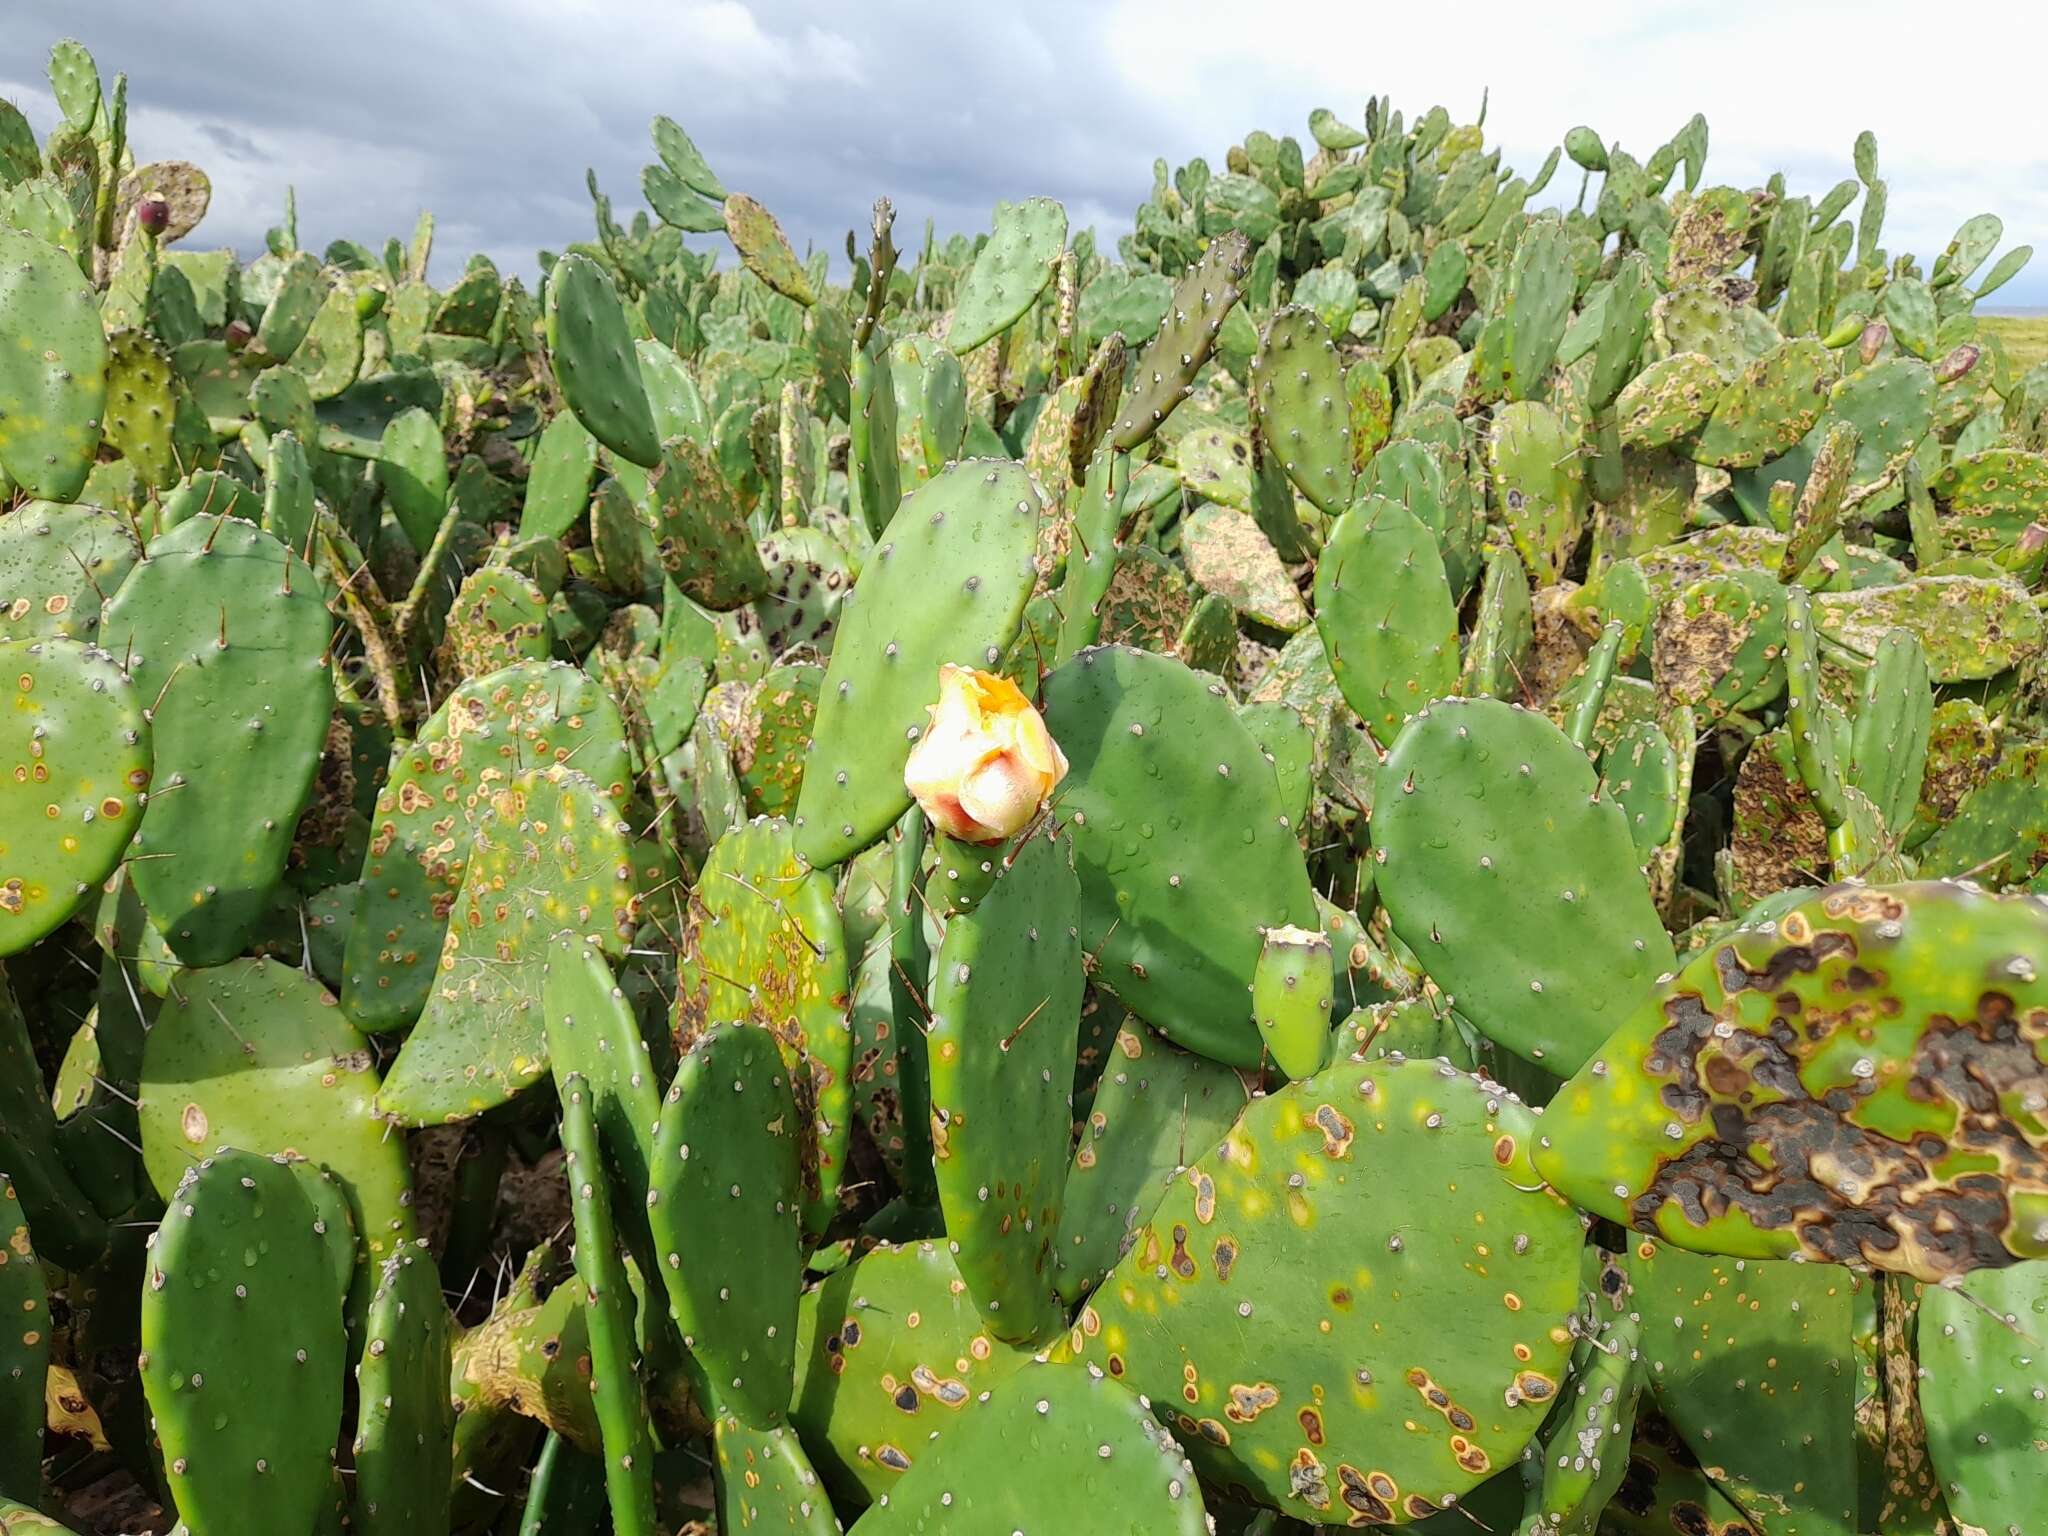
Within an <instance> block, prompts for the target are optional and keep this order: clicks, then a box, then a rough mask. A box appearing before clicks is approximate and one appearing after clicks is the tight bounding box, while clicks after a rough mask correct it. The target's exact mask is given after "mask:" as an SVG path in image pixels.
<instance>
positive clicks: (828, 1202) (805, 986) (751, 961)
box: [676, 819, 853, 1232]
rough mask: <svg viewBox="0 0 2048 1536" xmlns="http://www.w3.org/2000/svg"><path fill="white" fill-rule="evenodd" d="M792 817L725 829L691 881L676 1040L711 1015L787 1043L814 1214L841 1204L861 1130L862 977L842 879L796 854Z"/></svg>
mask: <svg viewBox="0 0 2048 1536" xmlns="http://www.w3.org/2000/svg"><path fill="white" fill-rule="evenodd" d="M792 844H793V839H792V837H791V834H790V828H789V824H788V823H787V822H784V821H771V820H766V819H760V820H755V821H751V822H748V823H746V824H745V825H743V826H740V827H736V828H734V829H733V830H732V831H731V832H728V833H727V834H726V835H725V836H724V837H722V838H720V839H719V840H718V844H717V846H716V847H714V848H713V849H712V850H711V856H710V858H708V859H707V860H705V863H704V870H703V873H702V874H701V875H700V876H699V877H698V880H697V886H696V889H695V890H693V891H692V892H691V893H690V906H689V918H688V925H687V929H686V931H685V934H684V939H683V953H684V958H685V961H686V965H687V969H686V974H685V976H684V978H683V980H682V983H681V985H679V987H678V989H677V993H676V1025H677V1029H676V1032H677V1044H678V1045H679V1046H680V1047H682V1048H683V1049H685V1050H687V1049H689V1047H690V1046H691V1045H692V1044H693V1043H694V1042H695V1041H696V1039H697V1038H698V1036H699V1035H701V1034H702V1033H703V1032H704V1030H705V1029H707V1028H708V1027H709V1026H711V1025H712V1024H721V1023H726V1022H729V1021H735V1020H736V1021H738V1022H741V1023H745V1024H752V1025H756V1026H759V1027H760V1028H762V1029H765V1030H767V1031H768V1032H769V1033H770V1034H772V1035H773V1036H774V1037H775V1040H776V1043H777V1044H778V1045H779V1046H780V1047H781V1048H782V1060H783V1064H784V1065H785V1066H786V1067H787V1068H788V1069H789V1073H790V1086H791V1088H792V1090H793V1091H794V1093H795V1096H796V1103H797V1111H798V1114H799V1116H800V1117H801V1118H802V1119H803V1120H804V1121H805V1122H806V1123H807V1127H808V1128H807V1129H806V1130H805V1131H804V1132H803V1135H802V1139H801V1146H802V1164H803V1189H804V1225H805V1227H806V1229H807V1230H809V1231H811V1232H822V1231H823V1230H824V1228H825V1224H826V1222H827V1221H828V1220H829V1219H830V1217H831V1214H832V1213H833V1212H834V1211H835V1210H837V1208H838V1203H839V1202H838V1196H839V1181H840V1179H841V1177H842V1175H843V1173H844V1171H845V1162H846V1144H847V1137H848V1135H849V1134H850V1132H851V1130H852V1113H853V1097H852V1094H853V1090H852V1084H851V1083H850V1081H849V1078H850V1076H851V1072H852V1066H853V1033H852V1030H851V1028H850V1027H849V1025H848V1022H847V1015H848V1012H849V1010H850V1008H851V1006H852V979H851V975H850V960H849V956H848V954H847V946H846V933H845V925H844V924H843V923H842V922H841V920H840V916H839V908H838V907H837V906H836V905H835V904H834V902H833V893H832V883H831V882H830V881H829V880H827V879H826V878H825V877H824V876H823V875H822V874H819V873H818V872H817V871H816V870H814V869H809V868H806V867H805V865H804V864H803V862H802V861H801V860H800V859H799V858H798V856H797V854H796V851H795V849H794V847H793V846H792Z"/></svg>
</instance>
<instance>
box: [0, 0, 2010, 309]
mask: <svg viewBox="0 0 2048 1536" xmlns="http://www.w3.org/2000/svg"><path fill="white" fill-rule="evenodd" d="M5 8H6V10H7V12H8V16H7V22H6V26H5V30H4V36H0V95H6V96H8V97H10V98H11V99H13V100H14V101H15V102H16V103H17V104H19V105H20V106H21V107H22V108H23V110H25V111H26V112H27V113H28V115H29V117H30V119H31V121H33V122H34V123H35V124H36V125H37V127H38V128H39V129H47V127H48V126H49V124H50V122H51V120H52V119H53V116H54V107H53V106H52V104H51V102H50V98H49V91H48V86H47V84H46V83H45V81H44V78H43V65H44V60H45V56H46V53H47V49H48V46H49V44H50V43H51V42H52V41H53V40H55V39H57V38H59V37H64V36H75V37H78V38H80V39H81V40H82V41H84V42H85V43H86V44H87V45H88V46H89V47H90V48H91V49H92V50H93V52H94V54H95V56H96V57H97V58H98V60H99V63H100V68H101V71H102V73H103V74H104V75H105V76H106V78H107V79H108V80H109V81H111V79H112V77H113V74H114V72H115V71H117V70H126V71H127V73H128V76H129V96H128V99H129V104H130V112H129V121H130V132H131V137H132V139H133V141H134V142H135V144H136V146H137V151H138V154H139V155H140V156H141V157H142V158H144V159H173V158H175V159H190V160H193V161H196V162H198V163H199V164H200V165H202V166H203V167H204V168H205V169H206V170H207V172H208V173H209V174H210V175H211V176H212V178H213V184H214V203H213V212H212V214H211V215H210V216H209V218H208V220H207V222H206V224H205V225H204V226H202V228H201V229H200V231H199V232H198V233H197V234H196V235H195V236H194V237H193V239H194V243H195V244H200V245H208V244H211V245H222V244H231V245H234V246H237V247H238V248H241V249H244V250H245V251H246V250H254V249H258V248H260V245H261V241H262V235H263V230H264V228H265V227H266V226H267V225H269V224H271V223H274V222H276V219H277V215H278V211H279V209H280V207H281V205H282V202H283V197H284V189H285V187H286V185H287V184H294V183H295V184H296V185H297V187H298V196H299V219H300V236H301V239H302V241H303V242H304V243H306V244H308V245H310V246H312V247H313V248H315V249H318V248H320V247H321V246H324V245H325V243H326V242H327V241H328V240H330V239H332V238H334V237H336V236H341V235H347V236H349V237H351V238H354V239H357V240H360V241H362V242H363V243H364V244H366V245H370V246H371V247H372V248H376V247H378V246H381V244H382V241H383V239H384V237H385V236H386V235H388V234H397V235H400V236H403V235H405V234H406V233H407V232H409V231H410V229H411V227H412V222H413V218H414V216H415V214H416V213H417V211H418V210H419V209H420V208H422V207H429V208H432V209H433V210H434V212H435V214H436V216H437V218H438V220H439V244H438V246H437V252H438V255H437V260H436V263H435V274H436V276H437V277H438V278H439V279H440V280H442V281H444V282H445V281H447V280H448V278H449V275H450V274H451V273H453V272H455V271H457V270H459V265H460V261H461V259H462V257H463V256H465V255H466V254H467V253H468V252H470V251H472V250H484V251H487V252H489V253H490V254H491V255H492V256H493V257H494V258H496V259H497V260H498V261H499V262H500V263H502V264H508V265H510V266H513V267H515V268H519V269H525V268H528V267H530V266H531V264H532V258H533V252H534V251H535V250H536V249H537V248H539V247H541V246H551V247H560V246H561V245H563V244H565V243H567V242H568V241H569V240H572V239H577V238H587V237H589V236H590V234H591V231H592V225H591V216H590V203H589V199H588V198H587V197H586V195H585V193H584V190H583V172H584V168H585V167H586V166H590V167H595V169H596V170H597V172H598V176H599V178H600V180H601V182H602V184H603V186H604V188H605V190H606V191H607V192H609V193H610V195H611V197H612V200H613V204H614V207H615V208H616V209H617V210H618V211H619V213H620V214H621V216H622V217H624V216H626V215H627V214H628V213H629V211H630V210H631V209H632V208H635V207H637V206H639V171H640V167H641V166H642V165H643V164H645V163H646V162H647V161H649V160H650V159H652V158H653V151H652V148H651V146H650V144H649V140H648V135H647V125H648V120H649V119H650V118H651V117H652V116H653V115H654V114H655V113H658V112H665V113H667V114H669V115H670V116H672V117H674V118H675V119H677V121H679V122H680V123H681V124H682V125H683V126H684V128H685V129H687V130H688V131H689V132H690V133H691V134H692V135H693V136H694V137H695V139H696V140H697V142H698V144H699V146H700V147H701V148H702V149H703V151H704V153H705V155H706V157H707V158H708V159H709V160H710V162H711V164H712V165H713V167H714V168H715V169H716V170H717V171H718V172H719V174H720V175H721V176H722V177H723V178H724V179H725V182H726V184H727V186H728V187H730V188H733V189H735V190H741V191H745V192H749V193H751V194H753V195H754V196H755V197H758V198H759V199H760V200H761V201H762V202H764V203H766V204H767V205H768V206H769V207H770V208H771V209H773V210H774V211H775V213H776V214H777V215H778V216H779V217H780V218H781V220H782V223H783V226H784V228H785V229H787V230H788V231H789V234H790V237H791V239H792V240H793V241H794V242H795V243H796V245H797V247H798V249H799V250H801V249H802V248H803V247H804V244H805V242H806V241H814V242H817V243H819V244H821V245H825V246H828V247H830V248H831V249H833V250H834V251H835V252H836V251H837V250H838V249H839V248H840V247H841V244H842V242H843V240H844V238H845V232H846V230H847V229H848V228H850V227H864V226H865V222H866V214H867V209H868V207H869V205H870V204H871V203H872V201H873V200H874V198H875V197H876V196H877V195H878V194H881V193H887V194H888V195H889V196H891V197H892V198H894V199H895V202H896V206H897V209H898V213H899V223H898V237H897V238H898V243H899V245H906V246H907V245H911V244H912V243H913V240H914V238H915V237H916V235H917V234H918V233H919V232H921V230H922V227H923V223H924V220H925V219H926V218H927V217H930V218H933V219H935V220H936V221H937V222H938V226H939V228H940V230H941V232H942V233H943V232H946V231H949V230H953V229H977V228H985V227H986V223H987V217H988V210H989V208H990V206H991V205H992V204H993V203H994V202H995V200H996V199H998V198H1015V197H1021V196H1025V195H1029V194H1033V193H1046V194H1050V195H1052V196H1054V197H1057V198H1059V199H1061V200H1062V201H1063V202H1065V204H1066V205H1067V209H1068V212H1069V214H1070V215H1071V216H1072V217H1073V219H1074V221H1075V222H1076V223H1077V224H1094V225H1095V226H1096V227H1097V228H1098V230H1099V231H1100V232H1101V233H1102V234H1103V236H1104V237H1105V239H1111V238H1113V237H1114V236H1115V235H1116V234H1117V233H1119V232H1121V231H1124V230H1127V229H1128V228H1129V227H1130V221H1131V212H1132V210H1133V208H1135V207H1136V205H1137V204H1138V203H1139V202H1140V201H1142V200H1143V199H1144V197H1145V195H1146V193H1147V191H1148V189H1149V188H1150V186H1151V180H1152V172H1151V166H1152V160H1153V157H1154V156H1155V155H1164V156H1165V157H1166V158H1167V159H1168V160H1169V161H1171V162H1173V163H1175V164H1178V163H1180V162H1182V161H1185V160H1187V159H1188V158H1190V157H1191V156H1194V155H1198V154H1199V155H1204V156H1206V157H1207V158H1208V159H1209V161H1210V162H1211V163H1212V164H1214V165H1217V166H1218V167H1220V165H1221V162H1222V159H1223V152H1224V151H1225V149H1227V148H1228V146H1229V145H1230V144H1232V143H1233V142H1236V141H1238V140H1240V139H1242V138H1243V136H1244V134H1245V133H1246V132H1247V131H1248V130H1250V129H1252V128H1265V129H1266V130H1268V131H1269V132H1272V133H1275V134H1282V133H1290V132H1291V133H1294V134H1295V135H1296V136H1297V137H1299V138H1300V139H1301V140H1302V141H1303V143H1304V144H1306V145H1308V146H1309V147H1310V148H1311V149H1313V145H1312V143H1311V142H1310V140H1309V137H1308V133H1307V129H1306V126H1305V125H1306V119H1307V115H1308V113H1309V112H1310V111H1311V110H1312V109H1313V108H1316V107H1319V106H1327V107H1329V108H1331V109H1332V110H1334V111H1335V112H1337V113H1338V114H1339V115H1340V116H1341V117H1343V118H1345V119H1347V120H1349V121H1351V122H1353V123H1357V122H1359V121H1360V120H1361V118H1362V115H1363V105H1364V101H1365V98H1366V96H1367V95H1368V94H1370V93H1373V92H1391V93H1392V95H1393V97H1394V99H1395V103H1396V105H1398V106H1400V107H1402V108H1404V109H1405V110H1407V111H1408V112H1409V114H1410V116H1411V118H1412V117H1413V115H1414V114H1415V113H1416V112H1418V111H1420V110H1421V109H1423V108H1426V107H1428V106H1429V105H1431V104H1433V103H1436V102H1442V103H1443V104H1444V105H1445V106H1446V107H1448V108H1449V109H1450V111H1451V113H1452V115H1453V117H1454V118H1456V119H1458V120H1460V121H1469V120H1470V119H1471V117H1472V116H1473V115H1474V113H1475V112H1476V111H1477V109H1478V106H1479V94H1480V89H1481V87H1482V86H1490V87H1491V91H1492V105H1491V109H1490V111H1489V113H1488V116H1487V122H1486V131H1487V137H1488V140H1489V142H1491V143H1497V144H1500V145H1502V146H1503V147H1504V148H1505V150H1506V153H1507V159H1508V161H1509V162H1510V163H1511V164H1513V165H1515V166H1517V167H1518V168H1520V169H1522V170H1524V171H1525V172H1529V173H1533V171H1534V170H1535V168H1536V167H1537V165H1538V164H1539V163H1540V162H1541V160H1542V157H1543V155H1544V154H1545V153H1546V152H1547V151H1548V149H1549V148H1550V146H1551V145H1553V144H1555V143H1557V142H1558V141H1559V140H1560V139H1561V138H1562V136H1563V134H1564V132H1565V130H1566V129H1567V128H1570V127H1571V126H1572V125H1574V124H1575V123H1580V122H1584V123H1588V124H1590V125H1591V126H1592V127H1594V128H1595V129H1597V130H1598V131H1599V132H1600V133H1601V135H1602V136H1603V137H1605V138H1606V139H1608V140H1610V141H1612V140H1614V139H1616V138H1619V139H1620V140H1621V141H1622V142H1623V143H1624V144H1625V145H1626V146H1628V147H1629V148H1630V149H1631V150H1633V151H1634V152H1635V153H1636V154H1637V155H1638V156H1639V157H1641V158H1647V156H1648V155H1649V152H1650V151H1651V150H1652V149H1654V148H1655V147H1656V146H1657V145H1659V144H1661V143H1662V142H1663V141H1664V140H1665V139H1666V138H1668V137H1669V136H1670V135H1671V134H1672V132H1674V131H1675V130H1676V129H1677V128H1678V127H1679V126H1680V125H1681V124H1682V123H1683V122H1684V121H1685V119H1686V118H1687V117H1688V116H1690V115H1691V114H1692V113H1693V112H1694V111H1702V112H1705V113H1706V115H1707V119H1708V122H1709V123H1710V125H1711V127H1712V134H1713V137H1712V153H1711V155H1710V158H1709V161H1708V176H1709V179H1710V180H1718V181H1726V182H1732V183H1734V184H1737V185H1742V186H1752V185H1757V184H1760V183H1761V182H1762V180H1763V179H1764V177H1765V176H1766V175H1768V174H1769V172H1770V171H1771V170H1773V169H1783V170H1784V171H1785V172H1786V173H1787V176H1788V178H1789V180H1790V182H1791V185H1792V187H1793V189H1794V190H1795V191H1800V192H1806V193H1809V194H1811V195H1814V196H1816V197H1817V196H1818V195H1820V194H1821V193H1822V192H1824V191H1826V190H1827V188H1828V187H1830V186H1832V185H1833V184H1834V183H1835V182H1836V181H1837V180H1839V179H1840V178H1841V177H1843V176H1846V175H1848V174H1850V164H1849V153H1850V145H1851V143H1852V142H1853V140H1854V138H1855V136H1856V133H1857V131H1858V130H1859V129H1862V128H1866V127H1868V128H1873V129H1875V130H1876V132H1877V135H1878V143H1879V148H1880V152H1881V174H1883V175H1884V177H1885V178H1886V179H1887V180H1888V181H1889V183H1890V211H1891V217H1890V220H1889V223H1888V224H1887V239H1886V242H1885V243H1886V245H1887V247H1888V248H1890V249H1892V250H1895V251H1896V250H1903V249H1911V250H1914V251H1917V252H1919V253H1920V254H1921V255H1922V257H1923V259H1931V258H1932V257H1933V256H1934V255H1935V254H1936V253H1938V252H1939V251H1940V249H1941V247H1942V246H1943V245H1944V244H1945V243H1946V242H1947V240H1948V237H1949V236H1950V234H1951V233H1953V231H1954V229H1955V227H1956V226H1957V225H1958V224H1959V223H1960V222H1961V221H1962V220H1963V219H1964V218H1966V217H1968V216H1969V215H1971V214H1974V213H1978V212H1983V211H1991V212H1995V213H1998V214H1999V215H2001V216H2002V217H2003V218H2004V220H2005V226H2006V235H2007V241H2008V243H2022V242H2025V243H2032V244H2036V245H2043V246H2048V97H2044V94H2043V92H2042V88H2041V84H2040V80H2041V70H2042V68H2043V60H2044V59H2048V10H2044V8H2043V7H2042V6H2040V5H2039V4H2037V3H2027V4H2021V3H2017V0H1993V9H1994V10H1996V11H1997V12H1998V15H1997V17H1996V18H1995V19H1996V25H1992V24H1991V22H1992V20H1993V18H1992V17H1991V16H1989V15H1988V14H1987V13H1985V12H1984V11H1983V9H1982V8H1973V9H1972V10H1971V11H1970V12H1969V13H1968V16H1967V17H1966V16H1965V14H1964V13H1950V14H1946V15H1944V14H1943V13H1942V12H1941V11H1939V9H1936V10H1929V8H1928V7H1927V6H1926V5H1925V4H1924V3H1922V0H1916V3H1913V4H1904V3H1893V0H1841V3H1837V0H1818V3H1815V0H1708V3H1682V0H1572V3H1571V4H1569V5H1561V4H1550V5H1537V4H1531V3H1527V0H1522V3H1496V0H1464V3H1463V4H1460V5H1455V6H1454V5H1448V4H1441V3H1437V4H1409V5H1386V4H1376V3H1372V0H1334V3H1332V0H1300V3H1292V4H1290V3H1287V0H1262V3H1257V4H1245V3H1244V0H1230V3H1227V4H1226V3H1221V0H1034V3H1032V4H1030V5H1028V6H1026V5H1000V6H999V5H983V4H977V3H975V0H836V3H831V4H824V3H816V0H750V3H745V4H742V3H739V0H668V3H658V0H491V3H488V4H486V3H480V0H355V3H352V4H345V5H330V4H313V3H307V0H268V3H261V4H258V5H254V6H252V5H250V4H248V3H247V0H235V3H232V4H230V3H228V0H5ZM1553 190H1555V191H1564V192H1566V193H1567V195H1568V194H1569V193H1570V192H1575V191H1576V173H1575V172H1571V171H1570V168H1569V167H1567V168H1566V171H1564V172H1560V175H1559V177H1558V180H1557V182H1556V183H1554V184H1553ZM1999 302H2000V303H2001V304H2005V303H2010V304H2048V257H2044V259H2043V260H2041V261H2037V262H2036V263H2035V264H2034V265H2033V267H2032V268H2030V270H2029V271H2028V272H2027V273H2026V274H2025V275H2024V276H2023V277H2022V278H2021V279H2019V280H2018V281H2017V282H2015V283H2013V284H2012V285H2011V286H2010V287H2008V288H2007V289H2005V290H2004V291H2003V292H2002V293H2001V294H2000V295H1999Z"/></svg>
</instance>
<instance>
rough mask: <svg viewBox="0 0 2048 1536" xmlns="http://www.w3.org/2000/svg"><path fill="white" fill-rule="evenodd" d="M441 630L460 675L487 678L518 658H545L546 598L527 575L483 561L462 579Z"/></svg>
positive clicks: (529, 659) (536, 659)
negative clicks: (482, 563) (483, 563)
mask: <svg viewBox="0 0 2048 1536" xmlns="http://www.w3.org/2000/svg"><path fill="white" fill-rule="evenodd" d="M443 633H444V635H445V636H446V643H447V646H448V650H449V654H450V656H451V658H452V659H453V661H454V664H455V671H456V673H457V675H458V676H460V677H462V678H464V679H468V678H474V677H487V676H489V675H490V674H491V673H493V672H500V671H503V670H504V669H505V668H506V667H510V666H516V665H518V664H519V663H520V662H522V661H546V660H547V659H548V652H549V648H550V641H549V635H548V600H547V599H546V598H545V597H542V596H541V592H540V588H539V587H537V586H535V585H534V583H533V581H532V579H531V578H530V577H527V576H524V575H522V574H521V573H519V572H518V571H515V570H512V569H510V568H509V567H506V566H502V565H487V566H484V567H483V568H481V569H480V570H475V571H472V572H470V574H469V575H468V576H466V577H465V578H463V582H462V589H461V590H460V591H459V592H457V593H456V594H455V601H454V602H453V603H451V604H450V605H449V608H448V617H447V619H446V621H445V623H444V627H443Z"/></svg>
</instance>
